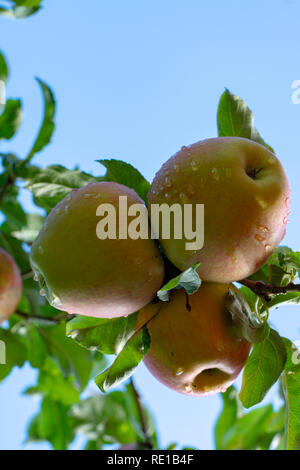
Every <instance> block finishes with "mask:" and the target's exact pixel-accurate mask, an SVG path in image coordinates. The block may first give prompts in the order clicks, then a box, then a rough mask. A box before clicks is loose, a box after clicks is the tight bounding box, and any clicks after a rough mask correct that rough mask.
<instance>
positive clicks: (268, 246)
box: [265, 243, 271, 251]
mask: <svg viewBox="0 0 300 470" xmlns="http://www.w3.org/2000/svg"><path fill="white" fill-rule="evenodd" d="M265 250H266V251H270V250H271V245H269V244H268V243H267V244H266V245H265Z"/></svg>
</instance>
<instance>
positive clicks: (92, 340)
mask: <svg viewBox="0 0 300 470" xmlns="http://www.w3.org/2000/svg"><path fill="white" fill-rule="evenodd" d="M136 317H137V314H135V313H133V314H132V315H129V316H128V317H120V318H112V319H110V318H93V317H85V316H80V315H76V316H75V317H74V318H73V319H72V320H70V321H69V322H68V323H67V326H66V333H67V335H68V336H71V338H72V339H74V340H75V341H77V342H78V343H79V344H81V345H82V346H84V347H86V348H90V349H92V350H98V351H101V352H102V353H103V354H118V353H119V352H120V351H121V350H122V349H123V347H124V346H125V344H126V343H127V341H128V340H129V338H130V337H131V336H132V334H133V333H134V331H135V325H136Z"/></svg>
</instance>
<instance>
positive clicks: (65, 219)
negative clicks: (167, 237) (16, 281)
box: [31, 182, 164, 318]
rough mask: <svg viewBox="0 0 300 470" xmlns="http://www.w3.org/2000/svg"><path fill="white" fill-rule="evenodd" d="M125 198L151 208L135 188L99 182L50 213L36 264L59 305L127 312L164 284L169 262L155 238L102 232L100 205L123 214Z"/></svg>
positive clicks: (45, 290)
mask: <svg viewBox="0 0 300 470" xmlns="http://www.w3.org/2000/svg"><path fill="white" fill-rule="evenodd" d="M119 196H126V197H127V204H128V207H129V206H131V205H132V204H141V205H143V206H144V207H145V205H144V202H143V201H142V199H141V198H140V197H139V196H138V195H137V194H136V192H135V191H133V190H132V189H130V188H128V187H126V186H123V185H120V184H117V183H112V182H99V183H90V184H88V185H87V186H85V187H83V188H81V189H78V190H73V191H72V192H71V193H70V194H69V195H68V196H67V197H65V198H64V199H63V200H62V201H61V202H60V203H59V204H58V205H57V206H56V207H55V208H54V209H53V210H52V211H51V213H50V214H49V216H48V217H47V219H46V222H45V224H44V226H43V228H42V230H41V232H40V234H39V235H38V237H37V239H36V240H35V242H34V244H33V246H32V250H31V263H32V268H33V270H34V272H35V273H36V276H37V278H38V280H39V282H40V285H41V287H42V291H41V293H42V294H45V295H46V296H47V298H48V300H49V302H50V303H51V304H52V305H53V306H54V307H56V308H58V309H60V310H64V311H66V312H68V313H77V314H81V315H88V316H96V317H107V318H112V317H119V316H127V315H129V314H131V313H133V312H135V311H137V310H139V309H140V308H142V307H143V306H144V305H146V304H147V303H148V302H150V301H151V299H152V298H153V296H154V295H155V294H156V291H157V290H158V289H159V288H160V286H161V284H162V282H163V278H164V264H163V260H162V258H161V255H160V252H159V249H158V248H157V245H156V244H155V242H154V240H151V239H143V238H138V239H131V238H130V237H127V238H125V239H122V238H119V237H118V236H117V237H116V239H111V238H107V239H99V237H98V236H97V233H96V230H97V224H98V223H99V220H100V219H99V217H98V216H97V215H96V212H97V208H98V206H99V205H100V204H109V205H112V206H113V207H114V208H115V210H116V213H118V209H119ZM102 207H105V206H102ZM102 215H103V214H102ZM123 228H124V227H123ZM126 229H127V226H126ZM118 230H119V222H118V218H117V221H116V232H117V234H118V233H119V232H118Z"/></svg>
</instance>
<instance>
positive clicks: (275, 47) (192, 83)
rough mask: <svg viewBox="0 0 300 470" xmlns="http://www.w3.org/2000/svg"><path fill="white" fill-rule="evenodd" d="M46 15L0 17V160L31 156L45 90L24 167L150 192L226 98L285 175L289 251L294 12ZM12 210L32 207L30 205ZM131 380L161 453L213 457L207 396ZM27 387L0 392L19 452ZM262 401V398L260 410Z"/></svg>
mask: <svg viewBox="0 0 300 470" xmlns="http://www.w3.org/2000/svg"><path fill="white" fill-rule="evenodd" d="M44 4H45V6H44V9H43V11H42V12H40V13H39V14H37V15H35V16H34V17H32V18H29V19H27V20H25V21H11V20H8V19H4V18H0V47H1V49H2V50H3V51H4V52H5V54H6V56H7V59H8V61H9V64H10V67H11V76H10V80H9V83H8V87H7V95H8V96H9V97H21V98H22V100H23V105H24V121H23V124H22V127H21V128H20V131H19V132H18V134H17V136H16V137H15V139H14V140H13V141H10V142H9V143H5V144H2V143H1V149H2V150H13V151H15V152H17V153H19V155H20V156H25V154H26V153H27V151H28V150H29V148H30V147H31V144H32V141H33V138H34V137H35V135H36V133H37V130H38V127H39V125H40V120H41V117H42V102H41V95H40V89H39V87H38V85H37V83H36V82H35V80H34V77H35V76H38V77H40V78H41V79H43V80H45V81H47V82H48V83H49V84H50V86H51V87H52V88H53V90H54V92H55V95H56V98H57V104H58V108H57V116H56V123H57V127H56V132H55V135H54V137H53V140H52V143H51V145H49V146H48V147H46V149H45V150H44V151H43V152H41V154H39V155H38V156H37V157H36V158H35V163H36V164H40V165H41V166H44V165H49V164H54V163H59V164H62V165H65V166H67V167H69V168H72V167H74V166H75V165H77V164H78V165H79V166H80V168H81V169H83V170H85V171H88V172H92V173H93V174H95V175H99V174H102V173H103V169H102V168H101V167H100V165H99V164H97V163H95V160H96V159H98V158H103V157H106V158H118V159H122V160H125V161H127V162H129V163H131V164H133V165H134V166H136V167H137V168H138V169H139V170H140V171H141V172H142V173H143V174H144V175H145V177H146V178H148V179H149V180H151V179H152V178H153V176H154V174H155V172H156V171H157V170H158V169H159V168H160V166H161V165H162V163H163V162H164V161H165V160H166V159H167V158H168V157H169V156H171V155H172V154H173V153H174V152H176V151H177V150H178V149H179V148H180V147H181V146H182V145H188V144H191V143H193V142H196V141H198V140H201V139H203V138H207V137H213V136H216V109H217V104H218V100H219V97H220V95H221V93H222V92H223V90H224V87H227V88H229V90H230V91H231V92H232V93H234V94H237V95H239V96H241V97H242V98H243V99H244V100H245V101H246V102H247V104H248V105H249V106H250V108H251V109H252V110H253V111H254V113H255V116H256V126H257V128H258V129H259V131H260V133H261V134H262V136H263V137H264V139H265V140H266V141H267V142H268V143H269V144H270V145H272V146H273V148H275V150H276V153H277V155H278V156H279V158H280V159H281V161H282V163H283V165H284V167H285V169H286V172H287V174H288V177H289V180H290V184H291V189H292V214H291V217H290V220H291V221H290V224H289V225H288V230H287V235H286V239H285V241H284V243H285V244H288V245H290V246H291V247H292V248H294V249H295V250H296V249H299V241H298V238H299V237H298V233H299V223H298V220H299V218H300V204H299V202H300V184H299V170H300V164H299V128H300V105H294V104H293V103H292V101H291V95H292V89H291V84H292V82H293V81H294V80H299V79H300V49H299V43H300V40H299V39H300V38H299V36H300V4H299V1H298V0H273V1H268V0H264V1H262V0H251V1H250V0H247V1H244V2H241V1H240V0H227V1H222V0H210V1H209V2H204V1H200V0H85V1H84V2H83V1H79V0H45V1H44ZM22 198H23V201H24V203H25V204H26V205H27V207H30V205H31V203H30V200H31V198H30V195H27V194H23V195H22ZM245 216H246V214H245ZM299 314H300V311H299V307H298V308H297V307H292V306H291V307H284V308H280V309H278V310H274V311H273V312H272V313H271V321H272V323H273V325H274V326H275V327H276V328H277V329H278V330H279V331H280V333H281V334H282V335H285V336H288V337H289V338H290V339H292V340H299V339H300V332H299V325H300V321H299V320H300V316H299ZM135 378H136V382H137V385H138V387H139V389H140V391H141V394H142V396H143V397H144V399H145V401H146V403H147V404H148V405H149V407H150V408H151V409H152V411H153V413H154V415H155V418H156V423H157V426H158V430H159V435H160V437H161V441H162V445H166V444H167V443H170V442H173V441H176V442H178V443H179V444H180V445H191V446H195V447H197V448H202V449H209V448H212V447H213V439H212V430H213V424H214V422H215V419H216V417H217V414H218V412H219V410H220V398H219V397H218V396H212V397H207V398H195V397H186V396H183V395H179V394H176V393H175V392H172V391H170V390H168V389H167V388H166V387H164V386H163V385H161V384H160V383H159V382H157V381H156V380H155V379H154V378H153V377H152V376H151V375H150V374H149V373H148V371H147V370H146V369H145V368H144V367H143V366H140V367H139V369H138V371H137V373H136V374H135ZM34 380H35V374H34V373H33V372H32V371H31V370H30V369H29V368H27V367H25V368H24V369H22V370H21V371H20V370H15V371H14V373H13V374H12V375H11V376H10V377H9V378H8V379H7V380H6V381H5V382H4V383H3V384H2V385H1V386H0V449H19V448H24V445H23V444H22V442H23V441H24V438H25V429H26V425H27V424H28V420H29V418H30V417H31V416H32V415H33V414H34V413H35V412H36V411H37V409H38V402H35V401H33V400H32V399H31V398H28V397H24V396H22V390H24V388H25V387H27V386H28V385H30V384H32V383H33V382H34ZM91 389H93V390H96V389H95V388H94V387H93V385H91ZM274 396H275V391H272V392H270V394H269V395H268V397H267V398H268V399H270V398H273V397H274ZM276 404H277V405H278V403H277V402H276ZM76 446H77V447H78V446H80V443H78V442H77V444H76ZM25 448H27V449H34V448H48V447H47V445H33V444H30V445H26V446H25Z"/></svg>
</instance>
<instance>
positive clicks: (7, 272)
mask: <svg viewBox="0 0 300 470" xmlns="http://www.w3.org/2000/svg"><path fill="white" fill-rule="evenodd" d="M21 294H22V278H21V273H20V270H19V268H18V266H17V264H16V263H15V261H14V260H13V258H12V257H11V256H10V255H9V254H8V253H7V252H6V251H5V250H3V249H2V248H0V323H2V322H3V321H4V320H7V319H8V318H9V317H10V315H11V314H12V313H14V311H15V309H16V307H17V305H18V303H19V301H20V298H21Z"/></svg>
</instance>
